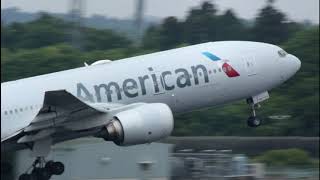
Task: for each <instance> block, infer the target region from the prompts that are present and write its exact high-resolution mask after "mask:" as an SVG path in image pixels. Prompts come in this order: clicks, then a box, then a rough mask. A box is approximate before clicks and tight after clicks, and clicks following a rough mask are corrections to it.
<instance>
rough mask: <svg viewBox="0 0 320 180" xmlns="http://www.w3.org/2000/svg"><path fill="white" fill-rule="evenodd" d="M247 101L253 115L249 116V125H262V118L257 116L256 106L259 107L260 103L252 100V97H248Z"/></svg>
mask: <svg viewBox="0 0 320 180" xmlns="http://www.w3.org/2000/svg"><path fill="white" fill-rule="evenodd" d="M247 103H248V104H249V105H250V107H251V115H250V116H249V118H248V120H247V124H248V126H249V127H258V126H260V125H261V121H260V119H258V118H257V116H256V108H259V107H260V105H259V104H255V103H254V102H253V100H252V98H249V99H247Z"/></svg>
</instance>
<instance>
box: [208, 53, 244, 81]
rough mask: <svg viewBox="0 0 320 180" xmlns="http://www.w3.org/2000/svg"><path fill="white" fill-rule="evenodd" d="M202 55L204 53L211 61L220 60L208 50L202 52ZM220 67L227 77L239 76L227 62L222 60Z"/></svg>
mask: <svg viewBox="0 0 320 180" xmlns="http://www.w3.org/2000/svg"><path fill="white" fill-rule="evenodd" d="M202 54H203V55H205V56H206V57H207V58H209V59H210V60H212V61H220V60H222V59H221V58H219V57H218V56H216V55H214V54H212V53H210V52H203V53H202ZM222 69H223V72H224V73H226V75H227V76H228V77H237V76H240V74H239V73H238V72H237V71H236V70H235V69H234V68H233V67H232V66H230V65H229V64H228V63H227V62H224V63H223V64H222Z"/></svg>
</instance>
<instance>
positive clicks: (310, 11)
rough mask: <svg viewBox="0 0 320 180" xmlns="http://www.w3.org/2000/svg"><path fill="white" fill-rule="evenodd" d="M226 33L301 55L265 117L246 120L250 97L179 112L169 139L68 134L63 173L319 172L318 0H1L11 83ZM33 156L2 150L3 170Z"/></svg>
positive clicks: (7, 174)
mask: <svg viewBox="0 0 320 180" xmlns="http://www.w3.org/2000/svg"><path fill="white" fill-rule="evenodd" d="M222 40H249V41H260V42H266V43H272V44H275V45H279V46H281V47H282V48H283V49H285V50H286V51H288V52H290V53H292V54H294V55H296V56H297V57H299V59H300V60H301V61H302V66H301V69H300V71H299V72H298V73H297V74H296V75H295V76H294V77H293V78H292V79H291V80H289V81H288V82H286V83H285V84H283V85H281V86H280V87H278V88H276V89H274V90H273V91H271V92H270V95H271V98H270V99H269V100H268V101H266V102H264V103H263V104H262V108H260V109H259V115H260V117H261V119H262V121H263V125H262V126H260V127H259V128H249V127H247V125H246V119H247V116H248V114H249V113H250V109H249V107H248V106H247V105H246V102H245V101H239V102H236V103H233V104H230V105H227V106H223V107H215V108H210V109H205V110H200V111H195V112H191V113H186V114H183V115H179V116H178V117H176V118H175V129H174V132H173V136H172V137H170V138H168V139H166V140H164V142H160V143H153V144H151V145H147V146H145V145H142V146H137V147H130V148H127V149H121V148H118V147H115V145H113V144H109V143H105V142H100V141H99V140H93V139H80V140H76V141H74V142H68V143H64V144H59V145H56V146H55V147H54V151H53V153H52V154H51V156H54V158H55V159H57V160H58V159H59V158H60V159H61V160H62V161H64V162H68V163H66V166H67V168H69V170H68V169H67V170H66V172H65V173H64V175H63V176H61V177H58V176H57V177H53V178H52V179H75V178H78V179H90V178H91V179H94V178H95V179H98V178H101V179H102V178H103V179H129V178H131V179H132V178H136V179H150V178H153V179H157V178H158V179H228V178H229V179H230V178H231V179H232V178H243V179H246V178H253V179H259V178H263V179H277V178H278V179H319V153H318V151H319V0H308V1H292V0H266V1H262V0H261V1H256V0H243V1H233V0H215V1H200V0H199V1H194V0H185V1H174V2H173V1H170V0H162V1H156V0H127V1H111V0H109V1H98V0H90V1H85V0H56V1H49V0H41V1H40V0H29V1H23V0H10V1H9V0H7V1H5V0H2V1H1V82H6V81H11V80H16V79H20V78H26V77H31V76H35V75H40V74H45V73H50V72H56V71H61V70H66V69H70V68H76V67H81V66H84V62H86V63H93V62H95V61H96V60H101V59H110V60H117V59H121V58H126V57H132V56H136V55H141V54H147V53H152V52H157V51H162V50H167V49H172V48H177V47H183V46H188V45H192V44H198V43H203V42H208V41H222ZM92 152H95V153H92ZM28 156H29V152H28V151H20V152H18V153H6V154H3V153H1V163H2V164H4V166H3V167H5V168H1V177H3V178H4V179H13V178H14V177H16V175H17V174H19V173H21V172H23V171H25V170H26V168H27V167H28V165H29V164H31V162H32V159H28V158H26V157H28ZM133 157H135V158H133ZM8 162H9V164H10V165H8ZM119 162H122V163H119ZM123 163H126V164H127V165H126V166H123ZM93 167H96V168H93ZM81 169H83V170H81ZM83 172H86V173H83ZM124 172H125V173H124Z"/></svg>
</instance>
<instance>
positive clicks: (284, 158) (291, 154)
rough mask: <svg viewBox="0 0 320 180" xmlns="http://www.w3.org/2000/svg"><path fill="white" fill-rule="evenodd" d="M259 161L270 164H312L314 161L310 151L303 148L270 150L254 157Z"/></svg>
mask: <svg viewBox="0 0 320 180" xmlns="http://www.w3.org/2000/svg"><path fill="white" fill-rule="evenodd" d="M254 160H255V161H257V162H262V163H265V164H267V165H268V166H299V165H312V164H314V161H313V160H312V159H311V158H310V157H309V155H308V153H307V152H306V151H304V150H301V149H294V148H293V149H281V150H270V151H267V152H265V153H264V154H262V155H260V156H258V157H256V158H254Z"/></svg>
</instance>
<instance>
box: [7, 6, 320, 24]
mask: <svg viewBox="0 0 320 180" xmlns="http://www.w3.org/2000/svg"><path fill="white" fill-rule="evenodd" d="M145 1H146V7H145V15H148V16H155V17H167V16H177V17H179V18H184V17H185V15H186V14H187V12H188V11H189V9H190V7H194V6H198V5H199V4H200V3H201V2H202V1H204V0H145ZM214 2H215V3H216V4H217V5H218V9H219V10H220V11H224V10H226V9H229V8H231V9H233V10H234V11H235V12H236V13H237V15H238V16H239V17H241V18H245V19H252V18H254V17H255V15H256V14H257V11H258V10H259V9H261V8H262V7H263V6H264V5H265V0H214ZM69 3H70V0H1V8H8V7H18V8H20V9H21V10H23V11H27V12H37V11H47V12H61V13H66V12H67V11H68V6H69ZM85 4H86V8H85V9H86V11H85V15H86V16H90V15H93V14H99V15H106V16H109V17H116V18H132V15H133V14H134V6H135V0H87V1H86V3H85ZM275 5H276V7H277V8H278V9H280V10H281V11H283V12H285V13H286V14H287V16H288V17H289V18H290V19H291V20H294V21H303V20H306V19H307V20H310V21H312V22H313V23H318V24H319V0H277V1H276V3H275Z"/></svg>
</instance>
